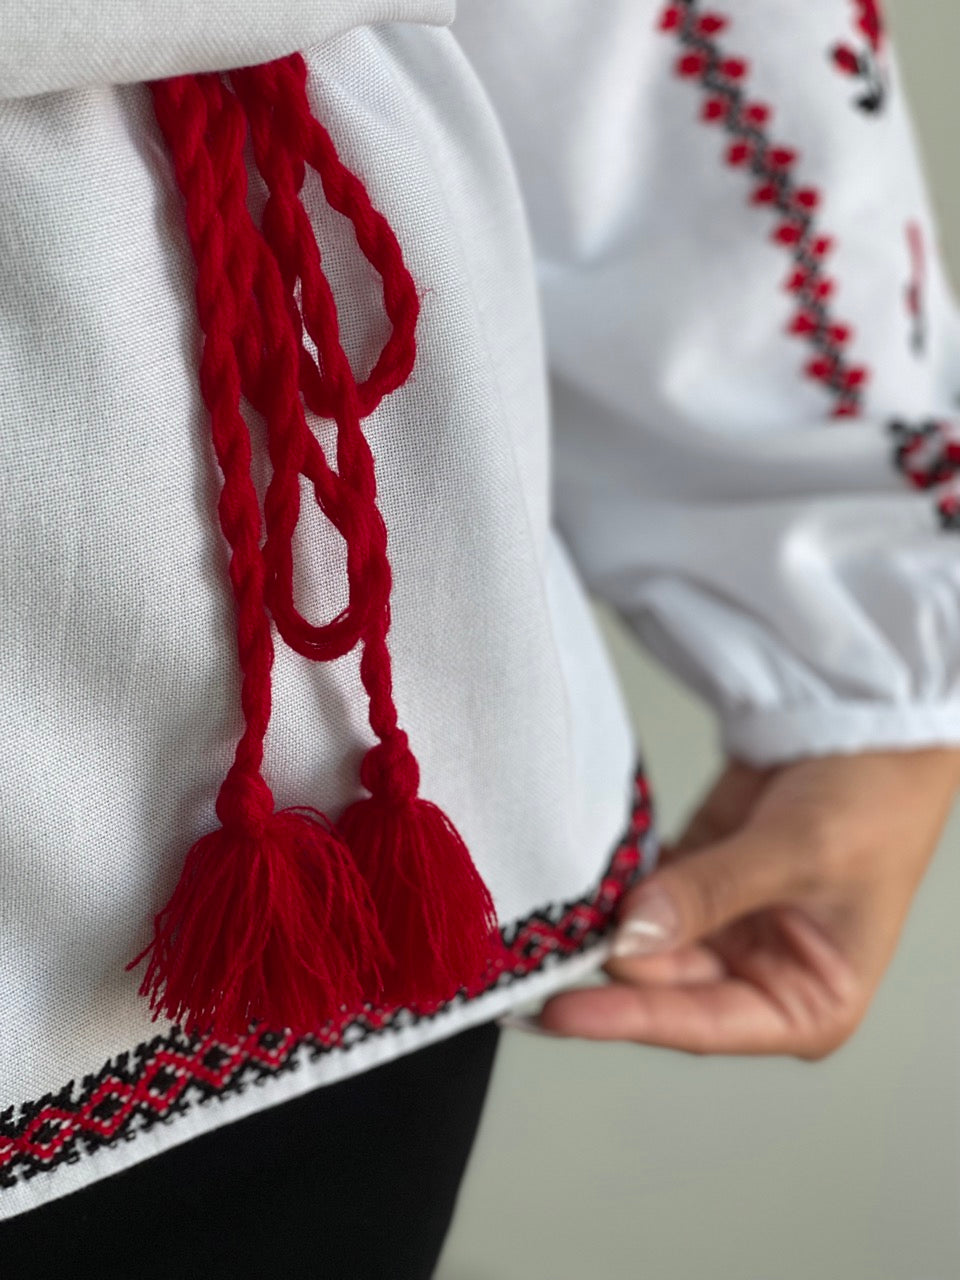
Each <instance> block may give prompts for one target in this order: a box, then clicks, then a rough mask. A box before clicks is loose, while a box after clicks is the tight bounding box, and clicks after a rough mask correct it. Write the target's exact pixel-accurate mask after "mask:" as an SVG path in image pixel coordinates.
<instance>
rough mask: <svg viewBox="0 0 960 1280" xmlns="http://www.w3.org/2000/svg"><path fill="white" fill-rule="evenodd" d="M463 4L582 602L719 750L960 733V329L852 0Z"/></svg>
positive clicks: (773, 758) (905, 148)
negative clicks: (512, 165)
mask: <svg viewBox="0 0 960 1280" xmlns="http://www.w3.org/2000/svg"><path fill="white" fill-rule="evenodd" d="M544 10H545V7H544V6H543V5H542V4H541V2H540V0H473V2H472V3H471V0H461V10H460V13H459V15H458V18H457V21H456V23H455V26H454V31H455V33H456V34H457V36H458V38H459V39H460V41H461V43H462V45H463V48H464V49H465V51H466V53H467V55H468V56H469V57H470V59H471V60H472V62H473V65H474V67H475V69H476V70H477V72H478V73H479V75H480V76H481V78H482V80H483V81H484V83H485V85H486V87H487V90H488V92H489V95H490V98H491V99H492V102H493V104H494V107H495V109H496V111H497V113H498V114H499V117H500V120H501V123H502V126H503V128H504V130H505V133H506V135H507V139H508V142H509V144H510V147H511V150H512V153H513V156H514V158H515V161H516V166H517V170H518V173H519V179H520V182H521V185H522V187H523V192H524V196H525V200H526V205H527V209H528V212H529V218H530V226H531V232H532V237H533V243H534V247H535V254H536V260H537V269H538V274H539V280H540V286H541V296H542V302H543V311H544V320H545V329H546V335H547V341H548V347H549V351H550V358H551V365H552V380H553V407H554V425H555V437H554V482H555V483H554V501H555V510H554V515H555V519H556V522H557V524H558V526H559V528H560V530H561V531H562V533H563V534H564V536H565V539H566V541H567V542H568V544H569V546H570V548H571V551H572V553H573V556H574V558H575V560H576V562H577V564H578V567H579V569H580V571H581V573H582V575H583V577H584V578H585V580H586V582H587V584H588V586H589V587H591V588H592V590H593V591H594V592H595V593H596V595H597V596H599V597H600V598H602V599H604V600H605V601H607V602H609V603H610V604H611V605H612V606H614V607H615V608H616V609H617V611H618V612H619V613H620V614H621V615H622V616H623V617H624V618H625V619H626V620H627V621H628V622H629V623H630V624H631V626H632V627H633V628H634V629H635V632H636V634H637V635H638V637H639V638H640V639H641V640H642V641H643V642H644V643H645V644H646V645H647V646H648V647H649V649H650V650H651V651H652V652H653V653H654V654H655V655H657V656H658V658H659V659H661V660H662V661H663V662H664V663H665V664H667V666H669V667H670V668H672V670H673V671H674V672H676V673H677V674H678V675H679V676H680V677H681V678H682V679H684V680H685V681H686V682H688V683H689V684H690V685H691V686H692V687H694V688H695V689H697V690H699V691H700V693H702V694H703V695H704V696H705V697H706V698H707V699H708V700H709V701H710V703H711V704H712V705H713V707H714V708H715V710H716V712H717V714H718V717H719V723H720V726H721V731H722V739H723V746H724V747H725V749H726V750H727V752H728V753H729V754H731V755H734V756H737V757H739V758H741V759H745V760H747V761H750V762H752V763H756V764H772V763H777V762H782V761H785V760H787V759H790V758H795V757H799V756H802V755H816V754H829V753H833V752H852V751H860V750H869V749H874V750H880V749H885V748H886V749H890V748H893V749H896V748H908V747H919V746H930V745H935V744H941V745H942V744H960V498H958V492H960V491H958V488H957V481H956V479H955V473H956V472H958V471H960V411H958V392H960V326H958V314H957V310H956V306H955V303H954V300H953V298H952V295H951V292H950V288H949V285H948V283H947V281H946V279H945V275H944V270H943V266H942V264H941V260H940V256H939V253H938V249H937V240H936V229H935V226H934V222H933V218H932V216H931V210H930V204H929V200H928V197H927V193H926V190H925V185H924V180H923V176H922V173H921V169H920V165H919V163H918V155H917V150H916V146H915V142H914V139H913V136H912V129H911V124H910V120H909V116H908V110H907V107H906V104H905V102H904V97H903V89H902V85H901V81H900V77H899V74H898V70H897V66H896V62H895V57H894V54H893V51H892V50H891V47H890V40H889V34H888V33H887V32H886V31H885V30H884V27H883V23H882V19H881V15H880V12H879V10H878V8H877V7H876V5H875V4H873V3H868V2H867V0H860V2H858V3H845V2H842V0H804V3H803V4H797V3H796V2H795V0H767V3H764V4H762V5H759V4H756V3H754V0H718V2H717V4H716V6H714V5H712V4H701V3H698V2H697V0H685V2H683V3H670V4H667V5H663V4H653V3H651V2H650V0H609V2H608V3H605V4H604V5H596V4H594V3H591V2H590V0H554V3H552V4H551V6H549V21H547V20H545V16H544Z"/></svg>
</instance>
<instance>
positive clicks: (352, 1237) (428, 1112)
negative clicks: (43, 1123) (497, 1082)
mask: <svg viewBox="0 0 960 1280" xmlns="http://www.w3.org/2000/svg"><path fill="white" fill-rule="evenodd" d="M497 1039H498V1028H497V1027H496V1025H495V1024H493V1023H489V1024H487V1025H485V1026H481V1027H477V1028H473V1029H472V1030H469V1031H464V1032H461V1033H460V1034H459V1035H456V1036H453V1037H451V1038H450V1039H448V1040H444V1041H441V1042H440V1043H439V1044H436V1045H431V1046H430V1047H428V1048H426V1049H421V1050H419V1051H418V1052H416V1053H412V1054H408V1055H406V1056H405V1057H403V1058H400V1059H397V1060H396V1061H394V1062H390V1063H387V1064H386V1065H384V1066H381V1067H375V1068H374V1069H373V1070H371V1071H368V1072H365V1073H363V1074H362V1075H359V1076H354V1077H352V1078H351V1079H349V1080H344V1081H341V1082H340V1083H338V1084H332V1085H326V1086H324V1087H322V1088H319V1089H314V1090H312V1091H311V1092H310V1093H308V1094H306V1095H304V1096H303V1097H300V1098H295V1099H292V1100H291V1101H289V1102H285V1103H281V1104H280V1105H278V1106H275V1107H269V1108H267V1110H265V1111H261V1112H258V1113H257V1114H256V1115H253V1116H249V1117H247V1118H246V1119H244V1120H238V1121H237V1122H236V1123H234V1124H229V1125H225V1126H224V1127H223V1128H221V1129H216V1130H214V1132H213V1133H209V1134H204V1135H203V1136H201V1137H199V1138H193V1139H192V1140H191V1141H189V1142H186V1143H184V1144H183V1145H182V1146H179V1147H174V1148H173V1149H172V1150H170V1151H166V1152H164V1153H163V1154H162V1155H160V1156H155V1157H153V1158H152V1159H149V1160H146V1161H144V1162H143V1163H142V1164H139V1165H135V1166H134V1167H133V1168H132V1169H127V1170H125V1171H124V1172H123V1173H119V1174H115V1175H114V1176H112V1177H109V1178H105V1179H103V1180H102V1181H100V1182H97V1183H94V1185H93V1186H90V1187H87V1188H85V1189H84V1190H82V1191H77V1192H74V1193H73V1194H72V1195H69V1196H65V1197H63V1198H62V1199H60V1200H54V1201H52V1202H51V1203H50V1204H47V1205H43V1206H42V1207H40V1208H39V1209H34V1210H33V1211H31V1212H30V1213H25V1214H21V1215H20V1216H19V1217H16V1218H12V1219H9V1220H8V1221H6V1222H0V1276H2V1277H3V1280H54V1278H55V1277H61V1276H87V1275H89V1276H96V1277H97V1280H195V1278H196V1280H220V1278H221V1277H222V1278H223V1280H227V1278H228V1277H229V1280H246V1278H247V1277H249V1278H250V1280H267V1277H272V1276H275V1275H299V1276H303V1277H305V1278H306V1277H317V1280H428V1278H429V1277H430V1276H432V1274H433V1271H434V1268H435V1266H436V1262H437V1258H438V1257H439V1254H440V1250H441V1247H442V1245H443V1240H444V1236H445V1235H446V1232H447V1229H448V1227H449V1225H450V1219H451V1217H452V1215H453V1209H454V1204H455V1202H456V1196H457V1190H458V1188H459V1185H460V1180H461V1178H462V1176H463V1173H464V1169H465V1168H466V1163H467V1158H468V1156H469V1154H470V1148H471V1146H472V1144H473V1139H474V1136H475V1134H476V1130H477V1125H478V1123H479V1120H480V1113H481V1110H482V1108H483V1102H484V1098H485V1096H486V1092H487V1085H488V1082H489V1079H490V1073H491V1071H492V1068H493V1060H494V1054H495V1052H496V1046H497ZM40 1176H42V1175H40Z"/></svg>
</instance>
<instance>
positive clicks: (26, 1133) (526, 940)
mask: <svg viewBox="0 0 960 1280" xmlns="http://www.w3.org/2000/svg"><path fill="white" fill-rule="evenodd" d="M633 787H634V790H633V801H632V812H631V816H630V820H629V822H628V824H627V828H626V830H625V831H624V833H623V835H622V836H621V838H620V842H619V843H618V845H617V847H616V849H615V850H614V853H613V856H612V857H611V859H610V862H609V864H608V866H607V869H606V871H605V872H604V875H603V878H602V879H601V881H600V884H599V885H598V886H597V888H596V889H595V890H594V892H593V893H591V894H589V895H588V896H586V897H583V898H578V899H576V900H575V901H572V902H564V903H558V904H556V905H555V906H552V907H547V908H545V909H543V910H541V911H537V912H535V913H533V914H532V915H530V916H528V917H527V918H526V919H524V920H520V921H517V922H516V923H514V924H511V925H508V926H505V927H502V928H501V932H500V936H501V940H502V943H503V949H502V951H501V952H500V954H499V955H498V956H497V957H496V959H495V960H494V961H492V962H491V964H490V966H489V968H488V971H487V973H486V974H485V976H484V978H483V980H482V981H481V982H478V983H476V984H475V986H474V987H473V988H471V989H469V990H467V989H464V990H463V991H461V992H460V993H459V995H457V996H456V997H455V998H454V999H453V1000H451V1001H447V1002H446V1003H445V1004H442V1005H436V1006H432V1007H423V1008H405V1009H377V1008H372V1007H371V1008H368V1009H367V1010H366V1011H365V1012H364V1013H363V1015H362V1016H361V1017H359V1018H358V1017H355V1016H354V1017H350V1018H348V1019H345V1020H344V1022H342V1023H339V1024H334V1023H328V1024H327V1025H326V1026H324V1027H323V1028H322V1029H321V1030H319V1031H318V1032H317V1033H316V1034H314V1035H308V1036H296V1035H293V1034H291V1033H289V1032H286V1031H277V1030H266V1029H264V1028H263V1027H262V1026H260V1027H257V1026H254V1027H252V1028H251V1030H250V1032H249V1034H247V1035H246V1036H238V1037H216V1038H215V1037H213V1036H209V1035H208V1036H203V1035H189V1036H188V1035H184V1034H183V1033H182V1032H181V1031H180V1030H179V1029H178V1028H176V1029H174V1030H172V1031H171V1032H170V1033H169V1034H167V1035H163V1036H157V1037H156V1038H155V1039H153V1040H151V1041H149V1042H148V1043H145V1044H141V1045H138V1046H137V1048H136V1049H134V1050H133V1051H132V1052H130V1053H121V1054H120V1055H119V1056H118V1057H117V1058H115V1059H113V1060H111V1061H109V1062H107V1063H106V1064H105V1065H104V1066H103V1068H102V1069H101V1070H100V1071H99V1072H97V1074H96V1075H92V1076H87V1077H86V1078H85V1079H84V1080H83V1081H82V1083H81V1085H80V1087H79V1088H76V1087H75V1084H74V1082H73V1081H71V1082H70V1083H69V1084H67V1085H65V1086H64V1087H63V1088H62V1089H61V1090H60V1091H59V1093H56V1094H54V1093H49V1094H47V1095H46V1096H45V1097H43V1098H39V1099H38V1100H37V1101H36V1102H28V1103H24V1104H23V1106H21V1107H20V1108H19V1112H18V1114H17V1115H16V1116H15V1114H14V1108H13V1107H11V1108H9V1109H8V1110H6V1111H4V1112H3V1113H0V1187H11V1186H14V1185H15V1184H16V1183H17V1182H19V1181H21V1180H22V1179H24V1178H32V1177H34V1176H35V1175H36V1174H38V1173H45V1172H50V1171H52V1170H54V1169H56V1168H57V1167H58V1166H60V1165H62V1164H64V1163H75V1162H76V1161H77V1160H79V1159H81V1158H82V1157H83V1156H84V1155H86V1154H89V1153H91V1152H94V1151H96V1150H98V1149H99V1148H101V1147H108V1146H114V1145H116V1144H117V1143H119V1142H121V1141H132V1140H133V1139H135V1138H136V1136H137V1134H138V1133H144V1132H146V1131H147V1130H149V1129H152V1128H154V1127H155V1126H156V1125H158V1124H169V1123H171V1122H174V1121H175V1119H176V1117H178V1116H183V1115H186V1114H187V1113H188V1112H189V1111H191V1110H192V1109H193V1108H194V1107H196V1106H197V1105H202V1104H204V1103H209V1102H211V1101H213V1100H218V1099H220V1100H222V1099H224V1098H227V1097H230V1096H231V1095H232V1094H236V1093H240V1092H242V1091H243V1090H244V1089H246V1088H247V1087H248V1086H249V1085H251V1084H253V1085H257V1084H262V1083H263V1082H264V1081H267V1080H270V1079H272V1078H274V1077H276V1076H280V1075H283V1074H285V1073H287V1072H290V1071H296V1070H297V1069H298V1067H299V1066H300V1064H301V1063H302V1062H304V1061H315V1060H316V1059H317V1058H319V1057H321V1056H322V1055H323V1054H325V1053H328V1052H329V1051H330V1050H331V1049H334V1048H350V1047H353V1046H355V1045H357V1044H360V1043H361V1042H362V1041H364V1040H367V1039H368V1038H369V1037H370V1036H373V1035H377V1034H380V1033H384V1032H389V1031H395V1030H399V1029H401V1028H403V1027H406V1026H409V1025H411V1023H415V1022H419V1021H422V1020H423V1019H426V1018H432V1017H435V1016H436V1015H437V1014H439V1013H441V1012H444V1011H445V1010H447V1009H450V1008H452V1007H453V1006H455V1005H457V1004H462V1003H464V1002H465V1001H468V1000H473V999H476V997H477V996H480V995H482V994H483V993H484V992H486V991H490V990H492V989H493V988H494V987H502V986H508V985H510V984H511V983H512V982H514V981H516V980H517V979H519V978H524V977H526V976H528V975H529V974H531V973H534V972H536V971H537V970H540V969H545V968H547V967H549V966H550V965H551V964H553V963H556V962H557V961H559V960H562V959H564V958H567V957H570V956H573V955H576V954H577V953H579V952H581V951H583V950H585V949H586V948H587V947H588V946H590V945H592V944H593V943H594V942H596V941H597V940H598V939H600V938H601V937H602V936H603V935H604V934H605V933H607V932H608V931H609V929H610V928H611V927H612V924H613V920H614V916H615V913H616V909H617V906H618V904H619V903H620V900H621V898H622V897H623V895H624V893H625V892H626V891H627V889H628V888H629V887H630V886H631V885H632V884H633V883H634V882H635V881H636V880H637V879H638V877H639V876H640V875H642V874H643V873H644V872H645V871H648V870H650V866H651V858H652V852H653V851H654V850H655V838H654V827H653V805H652V802H651V796H650V790H649V785H648V782H647V779H646V776H645V773H644V771H643V767H642V765H641V766H638V768H637V771H636V773H635V776H634V784H633Z"/></svg>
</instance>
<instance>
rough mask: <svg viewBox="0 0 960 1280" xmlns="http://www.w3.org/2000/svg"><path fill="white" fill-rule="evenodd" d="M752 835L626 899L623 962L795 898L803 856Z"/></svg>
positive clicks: (696, 856) (618, 949) (658, 875)
mask: <svg viewBox="0 0 960 1280" xmlns="http://www.w3.org/2000/svg"><path fill="white" fill-rule="evenodd" d="M782 843H783V844H784V847H783V848H774V847H772V844H773V841H772V840H771V838H770V837H769V835H762V834H760V833H757V832H754V831H751V830H750V829H749V828H748V829H747V830H744V831H742V832H740V833H739V834H737V835H734V836H731V837H728V838H727V839H725V840H721V841H719V842H718V843H715V844H712V845H709V846H707V847H706V848H704V849H701V850H698V851H697V852H695V853H690V854H687V855H685V856H684V857H681V858H677V859H675V860H673V861H670V862H668V863H667V864H666V865H664V866H661V867H659V868H658V869H657V870H656V871H655V872H653V874H652V875H650V876H648V877H647V878H646V879H645V880H644V881H643V882H642V883H641V884H639V885H638V886H637V887H636V888H634V889H632V890H631V891H630V893H629V894H627V896H626V898H625V899H624V903H623V907H622V909H621V913H620V925H619V928H618V931H617V935H616V938H615V939H614V944H613V955H614V957H615V958H617V959H618V960H619V959H626V958H629V957H631V956H637V955H649V954H651V953H654V952H660V951H665V950H675V949H676V948H678V947H681V946H684V945H687V944H689V943H692V942H695V941H696V940H697V939H699V938H703V937H704V936H706V935H707V934H710V933H713V932H715V931H717V930H718V929H721V928H723V927H724V926H725V925H727V924H729V923H730V922H732V921H733V920H736V919H738V918H739V917H740V916H743V915H747V914H749V913H750V912H752V911H758V910H760V909H761V908H763V907H768V906H772V905H775V904H777V903H778V902H781V901H783V900H784V899H787V898H788V897H789V896H790V894H791V891H792V890H793V888H794V884H795V879H794V878H795V874H796V868H797V863H798V861H799V858H798V856H797V851H796V850H794V849H792V848H791V847H789V846H788V844H787V842H786V841H783V842H782Z"/></svg>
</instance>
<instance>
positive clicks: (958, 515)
mask: <svg viewBox="0 0 960 1280" xmlns="http://www.w3.org/2000/svg"><path fill="white" fill-rule="evenodd" d="M889 426H890V432H891V434H892V435H893V437H894V447H893V455H894V462H895V463H896V465H897V467H898V468H899V470H900V471H902V472H903V474H904V475H905V476H906V477H907V479H908V480H909V481H910V483H911V484H912V485H913V486H914V488H917V489H932V488H934V487H935V486H940V485H943V486H944V489H943V492H942V493H940V494H939V495H938V497H937V515H938V516H939V518H940V523H941V525H942V526H943V528H944V529H956V530H958V531H960V427H958V426H957V425H956V424H955V423H953V422H947V421H944V420H943V419H940V418H930V419H927V420H926V421H923V422H916V423H908V422H903V421H902V420H901V419H897V420H895V421H893V422H891V423H890V424H889Z"/></svg>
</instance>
